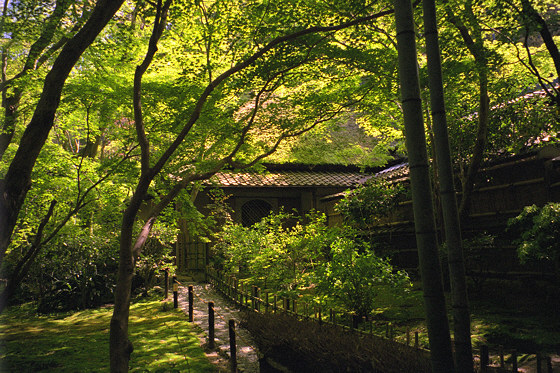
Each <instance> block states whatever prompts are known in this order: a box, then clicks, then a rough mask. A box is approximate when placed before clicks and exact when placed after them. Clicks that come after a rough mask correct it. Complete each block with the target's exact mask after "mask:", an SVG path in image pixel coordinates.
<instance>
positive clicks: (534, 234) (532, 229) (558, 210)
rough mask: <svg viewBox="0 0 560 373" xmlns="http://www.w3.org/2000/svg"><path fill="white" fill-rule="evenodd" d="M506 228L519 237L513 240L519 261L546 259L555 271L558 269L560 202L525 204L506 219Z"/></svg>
mask: <svg viewBox="0 0 560 373" xmlns="http://www.w3.org/2000/svg"><path fill="white" fill-rule="evenodd" d="M508 229H509V231H510V232H513V233H514V234H516V235H517V236H518V237H519V238H518V239H517V240H515V241H514V242H515V243H516V244H517V254H518V256H519V259H520V260H521V262H526V261H527V260H529V259H536V260H547V261H551V262H553V263H554V264H555V265H556V270H557V271H558V270H559V269H560V267H559V264H560V249H559V246H558V237H560V203H553V202H551V203H547V204H546V205H544V206H543V207H537V206H536V205H532V206H527V207H525V208H524V209H523V211H522V212H521V214H519V215H518V216H517V217H515V218H512V219H510V220H509V221H508Z"/></svg>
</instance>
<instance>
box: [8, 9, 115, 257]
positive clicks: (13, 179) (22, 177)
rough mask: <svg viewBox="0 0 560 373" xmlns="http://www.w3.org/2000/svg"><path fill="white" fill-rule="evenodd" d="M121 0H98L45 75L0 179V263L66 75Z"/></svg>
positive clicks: (29, 183) (50, 124)
mask: <svg viewBox="0 0 560 373" xmlns="http://www.w3.org/2000/svg"><path fill="white" fill-rule="evenodd" d="M123 1H124V0H98V2H97V4H96V5H95V8H94V10H93V12H92V14H91V16H90V18H89V19H88V20H87V22H86V23H85V24H84V26H83V27H82V28H81V30H80V31H78V33H77V34H76V35H75V36H74V37H73V38H72V39H70V40H69V41H68V42H67V43H66V45H65V46H64V48H63V49H62V50H61V52H60V54H59V55H58V57H57V58H56V60H55V61H54V63H53V66H52V68H51V70H50V71H49V73H48V74H47V76H46V77H45V81H44V84H43V91H42V93H41V96H40V98H39V101H38V103H37V106H36V107H35V112H34V113H33V117H32V118H31V121H30V122H29V124H28V125H27V128H26V129H25V131H24V133H23V135H22V138H21V140H20V143H19V147H18V150H17V152H16V154H15V156H14V158H13V160H12V162H11V163H10V166H9V168H8V171H7V172H6V175H5V178H4V180H2V181H0V263H1V262H2V261H3V258H4V254H5V252H6V250H7V248H8V245H9V244H10V240H11V236H12V232H13V229H14V227H15V224H16V221H17V217H18V215H19V211H20V209H21V206H22V205H23V202H24V200H25V196H26V195H27V191H28V190H29V188H30V187H31V171H32V170H33V166H34V165H35V162H36V160H37V157H38V156H39V153H40V151H41V149H42V148H43V145H44V144H45V142H46V140H47V137H48V135H49V132H50V130H51V128H52V126H53V123H54V116H55V113H56V110H57V108H58V104H59V102H60V95H61V92H62V87H63V86H64V83H65V81H66V78H67V77H68V75H69V74H70V71H71V70H72V68H73V67H74V65H75V64H76V62H77V61H78V59H79V58H80V56H81V55H82V53H83V52H84V51H85V50H86V49H87V48H88V47H89V45H90V44H91V43H92V42H93V41H94V40H95V38H96V37H97V35H98V34H99V33H100V32H101V30H103V28H104V27H105V25H106V24H107V22H109V20H110V19H111V17H112V16H113V15H114V14H115V12H116V11H117V10H118V9H119V8H120V6H121V5H122V3H123Z"/></svg>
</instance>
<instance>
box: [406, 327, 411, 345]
mask: <svg viewBox="0 0 560 373" xmlns="http://www.w3.org/2000/svg"><path fill="white" fill-rule="evenodd" d="M406 345H407V346H410V327H408V326H407V327H406Z"/></svg>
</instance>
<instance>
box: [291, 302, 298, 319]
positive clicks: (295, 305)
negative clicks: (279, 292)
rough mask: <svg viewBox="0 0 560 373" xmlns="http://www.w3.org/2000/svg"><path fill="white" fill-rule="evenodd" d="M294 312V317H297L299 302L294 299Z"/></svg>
mask: <svg viewBox="0 0 560 373" xmlns="http://www.w3.org/2000/svg"><path fill="white" fill-rule="evenodd" d="M292 311H293V312H294V315H296V317H297V315H298V314H297V301H296V300H295V299H294V300H292Z"/></svg>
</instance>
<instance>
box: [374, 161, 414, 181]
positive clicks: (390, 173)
mask: <svg viewBox="0 0 560 373" xmlns="http://www.w3.org/2000/svg"><path fill="white" fill-rule="evenodd" d="M409 171H410V169H409V168H408V162H404V163H399V164H397V165H394V166H391V167H388V168H386V169H384V170H383V171H380V172H378V173H376V174H375V177H377V178H379V179H383V180H387V181H389V180H395V179H400V178H403V177H408V173H409Z"/></svg>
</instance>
